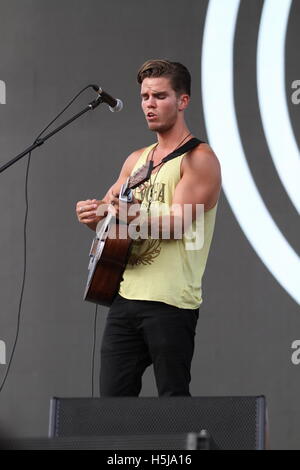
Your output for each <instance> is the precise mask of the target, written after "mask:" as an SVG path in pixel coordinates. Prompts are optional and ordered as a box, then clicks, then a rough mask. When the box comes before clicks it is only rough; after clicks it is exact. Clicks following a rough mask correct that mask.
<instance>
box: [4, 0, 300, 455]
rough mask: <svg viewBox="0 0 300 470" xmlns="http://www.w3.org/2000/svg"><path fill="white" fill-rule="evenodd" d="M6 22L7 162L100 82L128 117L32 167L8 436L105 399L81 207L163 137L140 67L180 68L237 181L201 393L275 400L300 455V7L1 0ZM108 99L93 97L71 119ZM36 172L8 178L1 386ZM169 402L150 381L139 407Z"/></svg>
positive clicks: (201, 340)
mask: <svg viewBox="0 0 300 470" xmlns="http://www.w3.org/2000/svg"><path fill="white" fill-rule="evenodd" d="M224 4H226V8H225V9H224ZM0 18H1V27H0V80H1V81H0V102H1V104H0V130H1V132H0V164H1V165H2V164H4V163H6V162H7V161H8V160H9V159H10V158H12V157H13V156H15V155H16V154H17V153H19V152H21V150H23V149H24V148H26V147H27V146H29V145H30V144H31V143H32V142H33V140H34V138H35V137H36V136H37V134H38V133H39V132H40V131H41V130H42V129H43V127H44V126H45V125H46V124H47V123H48V122H49V121H50V120H51V119H52V118H53V117H54V116H55V115H56V114H57V113H58V112H59V111H60V110H61V109H62V108H63V106H64V105H65V104H66V103H67V102H68V100H70V99H71V98H72V97H73V96H74V95H75V94H76V93H77V92H78V91H79V90H80V89H81V88H82V87H84V86H85V85H87V84H89V83H98V84H99V85H101V86H102V87H103V88H104V89H105V90H107V91H108V92H110V93H111V94H113V95H115V96H116V97H118V98H121V99H122V100H123V102H124V109H123V111H122V112H121V113H115V114H113V113H111V112H110V111H109V109H108V107H107V106H106V105H103V106H101V107H99V108H98V109H97V110H95V111H93V112H91V113H88V114H87V115H85V116H84V117H82V118H81V119H79V120H78V121H76V123H74V124H73V125H71V126H70V127H68V128H67V129H65V130H64V131H63V132H62V133H60V134H59V135H57V136H55V137H54V138H53V139H51V140H50V141H48V142H47V143H46V144H44V146H42V147H41V148H39V149H38V150H36V151H35V152H34V154H33V155H32V159H31V167H30V172H29V181H28V187H29V212H28V229H27V272H26V284H25V289H24V297H23V304H22V309H21V319H20V330H19V336H18V341H17V345H16V349H15V354H14V357H13V362H12V364H11V369H10V372H9V375H8V377H7V380H6V383H5V386H4V388H3V390H2V392H1V393H0V434H1V436H5V437H8V436H15V437H23V436H46V435H47V430H48V429H47V428H48V409H49V401H50V398H51V397H52V396H64V397H80V396H90V395H91V394H92V376H91V371H92V348H93V331H94V318H95V308H94V305H93V304H89V303H85V302H83V300H82V294H83V289H84V286H85V282H86V274H87V261H88V259H87V258H88V251H89V248H90V243H91V240H92V235H93V234H92V232H91V231H89V230H88V229H86V228H84V227H83V226H80V225H79V224H78V223H77V220H76V217H75V212H74V209H75V204H76V202H77V201H78V200H83V199H86V198H93V197H99V198H100V197H101V196H103V194H104V193H105V192H106V190H107V188H108V187H109V186H110V185H111V184H112V182H113V181H114V180H115V179H116V177H117V175H118V172H119V170H120V166H121V165H122V162H123V160H124V158H125V157H126V156H127V155H128V154H129V153H130V152H131V151H133V150H134V149H136V148H139V147H142V146H144V145H147V144H151V143H152V142H153V141H154V138H155V136H154V135H152V134H151V133H149V131H148V130H147V126H146V123H145V121H144V118H143V115H142V112H141V109H140V98H139V88H138V85H137V84H136V71H137V69H138V67H139V66H140V65H141V64H142V63H143V62H144V61H145V60H146V59H148V58H158V57H160V58H161V57H166V58H169V59H171V60H176V61H180V62H183V63H184V64H186V65H187V66H188V67H189V69H190V71H191V73H192V77H193V89H192V102H191V105H190V109H189V111H188V113H187V119H188V123H189V125H190V127H191V130H192V131H193V132H194V134H196V135H197V136H199V137H200V138H204V139H208V140H209V142H210V144H211V145H212V146H213V147H214V149H215V151H216V152H217V153H218V156H219V158H220V161H221V164H222V168H223V192H222V195H221V199H220V204H219V210H218V218H217V225H216V231H215V236H214V240H213V244H212V249H211V253H210V257H209V261H208V265H207V270H206V274H205V278H204V303H203V305H202V307H201V314H200V318H199V323H198V327H197V337H196V338H197V339H196V349H195V355H194V361H193V368H192V383H191V391H192V394H193V395H195V396H214V395H261V394H263V395H265V396H266V397H267V403H268V409H269V419H270V437H271V446H272V447H273V448H275V449H278V448H284V449H288V448H298V449H299V448H300V439H299V426H300V401H299V391H300V364H298V363H299V362H300V361H299V357H300V354H299V348H300V341H298V340H300V311H299V302H300V300H299V298H300V295H299V290H300V289H299V272H300V267H299V258H298V254H297V253H299V218H298V211H299V190H298V187H297V180H299V176H300V174H299V147H298V146H299V133H298V130H299V123H300V104H299V101H300V93H299V92H298V87H299V86H300V81H299V80H300V66H299V49H298V48H299V34H300V27H299V26H300V2H298V1H294V2H290V1H289V0H269V1H265V2H263V1H262V0H242V1H240V2H239V1H238V0H226V1H224V0H211V1H210V2H208V1H207V0H189V1H187V2H182V1H181V0H172V1H171V0H164V1H161V0H151V1H150V0H127V1H123V0H111V1H110V2H107V1H104V0H86V1H82V0H59V1H58V0H51V1H50V0H1V1H0ZM297 80H298V82H297ZM293 86H294V88H293ZM93 98H94V94H93V92H92V91H88V92H86V93H85V94H84V96H82V97H81V98H80V99H79V100H78V101H77V102H76V104H74V105H73V107H72V110H70V111H69V112H68V113H67V116H70V115H71V114H72V112H75V111H77V110H80V109H81V108H82V107H83V106H84V105H86V104H87V103H89V101H91V100H92V99H93ZM26 162H27V160H26V159H24V160H22V161H20V162H18V163H17V164H15V165H14V166H13V167H11V168H10V169H9V170H7V171H6V172H5V173H2V174H1V175H0V179H1V182H0V201H1V235H0V259H1V267H0V306H1V310H0V363H1V364H0V383H2V381H3V379H4V376H5V374H6V371H7V367H8V363H9V361H10V358H11V354H12V349H13V344H14V340H15V337H16V333H17V324H18V321H17V320H18V318H17V315H18V305H19V299H20V293H21V287H22V285H21V281H22V275H23V266H24V256H23V246H24V244H23V225H24V216H25V197H24V184H25V174H26ZM297 171H298V173H297ZM106 313H107V311H106V309H105V308H101V311H100V313H99V317H98V323H97V339H96V343H97V344H96V357H95V377H94V380H95V381H94V394H95V396H97V395H98V393H99V386H98V370H99V347H100V342H101V336H102V332H103V327H104V323H105V317H106ZM297 341H298V342H297ZM156 393H157V392H156V386H155V382H154V378H153V371H152V368H150V369H148V370H147V372H146V374H145V377H144V382H143V389H142V395H144V396H153V395H154V396H155V395H156Z"/></svg>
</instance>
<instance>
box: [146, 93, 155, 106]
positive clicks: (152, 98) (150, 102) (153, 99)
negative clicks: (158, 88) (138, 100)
mask: <svg viewBox="0 0 300 470" xmlns="http://www.w3.org/2000/svg"><path fill="white" fill-rule="evenodd" d="M155 104H156V101H155V98H154V97H151V96H150V97H149V98H148V100H147V106H148V108H154V107H155Z"/></svg>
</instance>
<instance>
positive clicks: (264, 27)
mask: <svg viewBox="0 0 300 470" xmlns="http://www.w3.org/2000/svg"><path fill="white" fill-rule="evenodd" d="M291 5H292V0H280V1H277V2H276V8H274V6H275V5H274V0H265V3H264V7H263V11H262V16H261V22H260V29H259V35H258V45H257V89H258V98H259V107H260V113H261V118H262V123H263V128H264V132H265V136H266V139H267V143H268V146H269V149H270V153H271V156H272V158H273V162H274V165H275V167H276V170H277V172H278V175H279V178H280V179H281V182H282V184H283V186H284V187H285V190H286V192H287V194H288V195H289V197H290V199H291V201H292V202H293V204H294V206H295V207H296V209H297V211H298V213H300V190H299V182H300V158H299V149H298V145H297V142H296V139H295V136H294V133H293V130H292V126H291V123H290V117H289V111H288V106H287V102H286V91H285V38H286V30H287V24H288V19H289V12H290V8H291Z"/></svg>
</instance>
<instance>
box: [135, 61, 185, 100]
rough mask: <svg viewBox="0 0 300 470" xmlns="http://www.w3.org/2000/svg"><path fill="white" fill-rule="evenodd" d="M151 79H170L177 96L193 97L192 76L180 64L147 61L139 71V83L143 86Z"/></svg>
mask: <svg viewBox="0 0 300 470" xmlns="http://www.w3.org/2000/svg"><path fill="white" fill-rule="evenodd" d="M149 77H153V78H157V77H166V78H169V79H170V82H171V86H172V88H173V90H174V91H175V92H176V94H177V95H179V94H181V93H186V94H187V95H189V96H191V74H190V72H189V71H188V69H187V68H186V67H185V66H184V65H182V64H180V63H179V62H170V61H169V60H166V59H154V60H147V62H145V63H144V64H143V65H142V66H141V68H140V70H139V71H138V75H137V81H138V83H139V84H140V85H141V84H142V83H143V80H144V79H145V78H149Z"/></svg>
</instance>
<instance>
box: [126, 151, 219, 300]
mask: <svg viewBox="0 0 300 470" xmlns="http://www.w3.org/2000/svg"><path fill="white" fill-rule="evenodd" d="M155 145H156V144H153V145H151V146H150V147H147V148H146V149H145V150H144V152H143V153H142V154H141V156H140V158H139V160H138V161H137V163H136V165H135V167H134V169H133V171H132V174H133V173H134V172H135V171H136V170H137V169H138V168H139V167H141V166H142V165H143V164H144V163H145V162H146V161H147V157H148V155H149V152H150V151H151V150H152V148H153V147H154V146H155ZM184 156H185V154H184V155H181V156H180V157H177V158H174V159H173V160H170V161H169V162H167V163H165V164H164V165H163V166H162V167H161V168H160V170H159V172H158V173H154V174H152V175H151V179H150V180H149V181H148V182H146V183H145V185H144V186H143V187H142V188H136V189H135V190H134V195H135V197H136V198H137V199H139V200H140V201H142V206H141V209H142V210H147V208H148V206H149V198H150V194H151V193H152V198H151V199H152V202H151V205H150V214H151V213H153V211H155V214H157V212H156V211H157V210H159V211H160V214H168V213H169V212H170V207H171V205H172V200H173V195H174V192H175V188H176V186H177V184H178V182H179V180H180V166H181V161H182V159H183V158H184ZM216 211H217V204H216V205H215V206H214V207H213V208H212V209H210V210H209V211H207V212H205V213H204V217H203V218H202V229H203V234H202V237H203V240H202V241H203V244H201V246H199V244H198V246H197V244H196V245H195V244H194V245H192V249H186V248H187V240H186V239H185V236H184V237H183V238H182V239H179V240H157V239H152V238H151V237H149V238H148V239H146V240H142V239H141V240H136V241H134V242H133V246H132V250H131V255H130V257H129V261H128V264H127V267H126V269H125V271H124V274H123V280H122V282H121V284H120V290H119V293H120V295H121V296H122V297H125V298H127V299H134V300H152V301H153V300H154V301H159V302H164V303H166V304H169V305H174V306H176V307H179V308H185V309H196V308H198V307H199V305H200V304H201V303H202V277H203V274H204V270H205V266H206V261H207V257H208V253H209V248H210V244H211V240H212V236H213V231H214V225H215V218H216ZM191 228H192V230H193V231H194V232H195V229H196V221H194V222H193V223H192V226H191ZM197 228H198V230H199V224H198V225H197ZM200 229H201V227H200ZM192 242H193V241H191V242H188V243H192ZM188 246H189V247H190V246H191V245H188Z"/></svg>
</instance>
